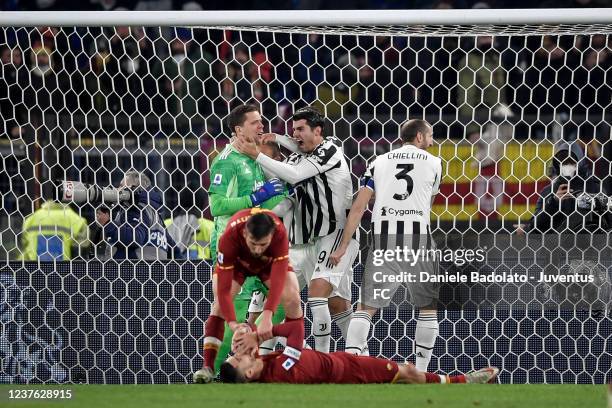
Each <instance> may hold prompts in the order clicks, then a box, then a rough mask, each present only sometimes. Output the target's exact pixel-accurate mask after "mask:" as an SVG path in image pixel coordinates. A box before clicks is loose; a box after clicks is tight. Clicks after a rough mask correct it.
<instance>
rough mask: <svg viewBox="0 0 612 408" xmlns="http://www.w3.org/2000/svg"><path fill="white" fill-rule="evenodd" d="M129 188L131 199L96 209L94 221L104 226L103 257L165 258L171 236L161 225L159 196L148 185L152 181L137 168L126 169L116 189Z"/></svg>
mask: <svg viewBox="0 0 612 408" xmlns="http://www.w3.org/2000/svg"><path fill="white" fill-rule="evenodd" d="M125 189H129V190H130V191H131V200H129V201H128V202H121V204H119V205H117V206H115V207H114V209H113V213H114V215H113V217H112V220H111V215H110V212H108V211H104V210H102V209H99V210H98V211H97V212H96V220H97V221H98V223H100V225H102V226H103V230H104V241H105V242H106V244H107V245H108V246H107V250H106V258H108V259H138V260H165V259H168V249H169V247H170V246H172V244H173V243H172V242H169V241H171V239H170V238H169V236H168V233H167V231H166V228H165V227H164V224H163V221H162V218H161V217H160V216H159V213H158V212H159V209H160V208H161V206H162V196H161V194H160V193H159V192H158V191H157V190H156V189H154V188H152V187H151V180H149V178H148V177H147V176H145V175H144V174H141V173H139V172H137V171H128V172H127V173H125V177H124V178H123V180H122V181H121V184H120V186H119V190H125Z"/></svg>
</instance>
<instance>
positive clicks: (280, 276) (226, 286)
mask: <svg viewBox="0 0 612 408" xmlns="http://www.w3.org/2000/svg"><path fill="white" fill-rule="evenodd" d="M261 212H265V213H266V214H267V215H268V216H270V217H271V218H272V219H273V220H274V223H275V224H276V227H275V229H274V232H273V235H272V242H271V243H270V246H269V247H268V248H267V249H266V250H265V251H264V253H263V254H262V255H261V256H260V257H255V256H253V255H252V254H251V251H250V250H249V248H248V247H247V244H246V241H245V239H244V235H243V234H244V228H245V226H246V222H247V220H248V219H249V217H250V216H251V215H253V214H257V213H261ZM288 268H289V239H288V237H287V230H286V229H285V226H284V225H283V222H282V221H281V220H280V218H278V217H277V216H276V215H275V214H274V213H273V212H272V211H268V210H262V209H260V208H250V209H246V210H241V211H238V212H237V213H236V214H234V216H233V217H232V218H230V220H229V221H228V223H227V227H226V228H225V231H224V232H223V235H221V238H220V239H219V245H218V250H217V265H216V268H215V273H216V274H217V277H218V280H217V294H218V297H219V306H220V307H221V313H222V314H223V317H224V318H225V320H226V321H228V322H232V321H236V313H235V310H234V305H233V304H232V300H233V299H232V298H231V296H230V290H231V287H232V280H234V281H236V282H238V283H239V284H240V285H242V283H243V282H244V280H245V278H246V277H247V276H258V277H259V278H260V279H261V280H262V282H264V283H265V282H267V281H269V289H270V291H269V292H268V296H267V300H266V304H265V305H264V309H265V310H270V311H275V310H276V307H277V306H278V304H279V302H280V296H281V293H282V292H283V288H284V285H285V278H286V276H287V270H288Z"/></svg>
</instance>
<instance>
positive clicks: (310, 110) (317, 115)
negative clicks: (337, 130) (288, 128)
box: [291, 106, 325, 132]
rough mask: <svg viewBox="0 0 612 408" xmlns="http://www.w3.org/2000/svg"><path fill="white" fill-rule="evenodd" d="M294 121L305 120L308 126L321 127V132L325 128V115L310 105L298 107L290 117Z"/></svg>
mask: <svg viewBox="0 0 612 408" xmlns="http://www.w3.org/2000/svg"><path fill="white" fill-rule="evenodd" d="M291 119H292V120H293V121H294V122H295V121H296V120H302V119H304V120H306V123H307V124H308V126H310V128H311V129H314V128H316V127H317V126H320V127H321V132H322V131H323V129H325V117H324V116H323V115H322V114H321V112H319V110H318V109H317V108H314V107H312V106H306V107H304V108H300V109H298V110H296V111H295V112H293V117H292V118H291Z"/></svg>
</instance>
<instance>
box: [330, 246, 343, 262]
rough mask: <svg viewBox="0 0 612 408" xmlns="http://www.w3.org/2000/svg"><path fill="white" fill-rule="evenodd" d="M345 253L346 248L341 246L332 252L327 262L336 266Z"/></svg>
mask: <svg viewBox="0 0 612 408" xmlns="http://www.w3.org/2000/svg"><path fill="white" fill-rule="evenodd" d="M345 252H346V248H344V247H342V246H341V247H339V248H338V249H336V250H335V251H334V252H332V254H331V255H330V256H329V261H330V262H331V264H332V265H334V266H336V265H338V264H339V263H340V260H341V259H342V257H343V256H344V253H345Z"/></svg>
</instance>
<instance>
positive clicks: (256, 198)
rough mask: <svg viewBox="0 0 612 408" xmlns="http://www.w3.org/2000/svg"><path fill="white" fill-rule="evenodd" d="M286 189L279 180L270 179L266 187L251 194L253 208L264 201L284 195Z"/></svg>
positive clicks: (265, 184)
mask: <svg viewBox="0 0 612 408" xmlns="http://www.w3.org/2000/svg"><path fill="white" fill-rule="evenodd" d="M284 189H285V188H284V186H283V183H282V182H281V181H280V180H279V179H277V178H273V179H270V180H268V181H266V182H265V183H264V185H263V186H261V187H260V188H259V190H257V191H255V192H254V193H253V194H251V196H250V197H251V203H252V204H253V207H256V206H258V205H260V204H261V203H263V202H264V201H266V200H268V199H270V198H272V197H274V196H277V195H279V194H282V193H283V191H284Z"/></svg>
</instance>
